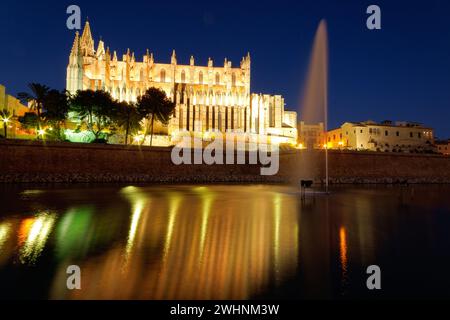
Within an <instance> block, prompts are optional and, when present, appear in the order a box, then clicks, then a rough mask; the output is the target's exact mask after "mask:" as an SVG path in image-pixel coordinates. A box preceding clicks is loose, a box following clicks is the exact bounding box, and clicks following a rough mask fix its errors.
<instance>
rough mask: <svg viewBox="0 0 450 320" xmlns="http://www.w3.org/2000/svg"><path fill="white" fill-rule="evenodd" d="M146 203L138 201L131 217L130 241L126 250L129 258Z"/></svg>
mask: <svg viewBox="0 0 450 320" xmlns="http://www.w3.org/2000/svg"><path fill="white" fill-rule="evenodd" d="M144 203H145V202H144V201H142V200H138V201H136V203H135V205H134V209H133V215H132V217H131V224H130V230H129V231H128V240H127V248H126V252H127V256H128V255H129V254H130V252H131V250H132V248H133V243H134V238H135V237H136V230H137V228H138V224H139V219H140V218H141V214H142V210H143V209H144Z"/></svg>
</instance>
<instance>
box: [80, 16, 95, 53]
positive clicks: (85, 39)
mask: <svg viewBox="0 0 450 320" xmlns="http://www.w3.org/2000/svg"><path fill="white" fill-rule="evenodd" d="M81 50H82V51H83V54H84V55H93V54H94V39H93V38H92V32H91V27H90V25H89V21H86V24H85V25H84V29H83V34H82V35H81Z"/></svg>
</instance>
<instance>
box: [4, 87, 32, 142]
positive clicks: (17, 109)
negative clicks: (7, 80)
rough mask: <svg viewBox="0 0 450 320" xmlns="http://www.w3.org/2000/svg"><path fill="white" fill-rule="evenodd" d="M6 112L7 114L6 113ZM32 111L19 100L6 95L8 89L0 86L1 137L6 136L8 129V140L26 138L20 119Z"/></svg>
mask: <svg viewBox="0 0 450 320" xmlns="http://www.w3.org/2000/svg"><path fill="white" fill-rule="evenodd" d="M4 110H5V112H4ZM26 112H30V109H29V108H28V107H27V106H25V105H23V104H22V103H21V102H20V101H19V99H17V98H16V97H13V96H11V95H9V94H7V93H6V88H5V87H4V86H3V85H1V84H0V117H1V119H0V124H1V126H0V135H2V136H3V135H4V134H5V133H4V129H5V127H6V130H7V136H8V138H22V136H26V132H25V131H23V130H22V129H21V127H20V125H19V122H18V118H19V117H20V116H23V115H24V114H25V113H26Z"/></svg>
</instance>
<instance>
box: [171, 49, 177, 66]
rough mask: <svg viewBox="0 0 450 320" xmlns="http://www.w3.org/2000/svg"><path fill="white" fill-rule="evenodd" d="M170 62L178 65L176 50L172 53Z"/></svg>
mask: <svg viewBox="0 0 450 320" xmlns="http://www.w3.org/2000/svg"><path fill="white" fill-rule="evenodd" d="M170 62H171V63H172V64H177V55H176V53H175V49H174V50H173V51H172V57H171V58H170Z"/></svg>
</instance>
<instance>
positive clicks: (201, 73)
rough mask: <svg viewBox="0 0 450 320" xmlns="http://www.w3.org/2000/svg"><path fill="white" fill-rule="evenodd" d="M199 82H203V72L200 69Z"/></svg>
mask: <svg viewBox="0 0 450 320" xmlns="http://www.w3.org/2000/svg"><path fill="white" fill-rule="evenodd" d="M198 83H200V84H203V72H202V71H200V73H199V74H198Z"/></svg>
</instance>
